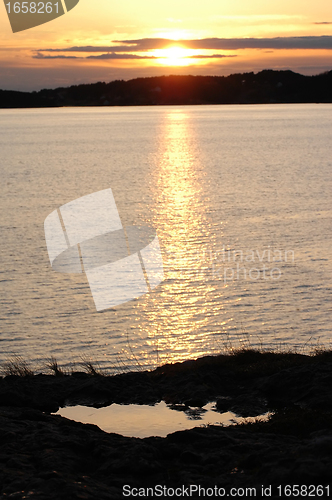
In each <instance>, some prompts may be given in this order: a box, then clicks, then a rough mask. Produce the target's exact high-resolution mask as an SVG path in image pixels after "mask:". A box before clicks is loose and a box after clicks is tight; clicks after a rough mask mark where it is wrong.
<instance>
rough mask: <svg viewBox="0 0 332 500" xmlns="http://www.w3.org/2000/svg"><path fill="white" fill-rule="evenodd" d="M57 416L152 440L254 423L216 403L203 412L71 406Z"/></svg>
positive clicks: (161, 407)
mask: <svg viewBox="0 0 332 500" xmlns="http://www.w3.org/2000/svg"><path fill="white" fill-rule="evenodd" d="M56 415H61V416H62V417H66V418H69V419H71V420H76V421H77V422H83V423H85V424H95V425H98V427H100V428H101V429H102V430H104V431H106V432H115V433H117V434H121V435H122V436H129V437H139V438H145V437H149V436H160V437H166V436H167V434H171V433H172V432H176V431H182V430H185V429H192V428H193V427H197V426H200V425H209V424H211V425H226V426H227V425H232V424H234V423H241V422H244V421H252V420H253V417H248V418H246V419H244V418H242V417H239V416H237V415H236V414H235V413H233V412H231V411H227V412H225V413H218V412H216V411H215V403H208V404H207V405H205V406H204V407H202V408H186V409H185V411H184V408H183V407H182V406H181V405H174V406H173V407H172V408H170V407H169V406H168V405H166V403H165V402H164V401H161V402H160V403H158V404H156V405H154V406H149V405H118V404H112V405H111V406H106V407H104V408H93V407H91V406H82V405H77V406H68V407H66V408H60V409H59V411H58V412H57V413H56ZM269 415H271V413H270V412H268V413H265V414H263V415H260V416H259V417H255V419H256V418H259V419H260V420H262V419H264V420H266V419H268V417H269Z"/></svg>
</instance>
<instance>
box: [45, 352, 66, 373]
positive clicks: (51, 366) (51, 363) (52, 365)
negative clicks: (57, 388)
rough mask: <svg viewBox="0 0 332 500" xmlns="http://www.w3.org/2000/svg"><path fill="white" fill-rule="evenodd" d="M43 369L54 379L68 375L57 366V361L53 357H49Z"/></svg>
mask: <svg viewBox="0 0 332 500" xmlns="http://www.w3.org/2000/svg"><path fill="white" fill-rule="evenodd" d="M45 368H46V369H48V370H49V371H51V372H52V373H53V374H54V375H55V376H56V377H63V376H64V375H68V374H67V373H65V372H64V370H63V369H62V368H61V367H60V366H59V365H58V362H57V360H56V359H55V357H54V356H51V357H50V358H49V359H48V360H47V361H46V363H45Z"/></svg>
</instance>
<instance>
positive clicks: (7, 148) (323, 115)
mask: <svg viewBox="0 0 332 500" xmlns="http://www.w3.org/2000/svg"><path fill="white" fill-rule="evenodd" d="M331 111H332V107H331V105H311V104H310V105H266V106H196V107H191V106H189V107H176V106H174V107H171V106H169V107H168V106H165V107H155V108H153V107H141V108H81V109H74V108H73V109H70V108H63V109H44V110H0V147H1V160H0V161H1V163H0V168H1V187H0V189H1V208H0V217H1V223H0V224H1V237H0V242H1V264H0V301H1V302H0V308H1V309H0V320H1V323H0V328H1V330H0V346H1V351H0V361H3V360H5V359H6V358H8V356H9V355H11V354H13V353H16V354H18V355H22V356H24V357H25V358H29V359H31V361H33V362H34V363H35V364H38V363H39V364H42V363H43V360H45V358H47V357H49V356H50V355H53V356H55V357H56V358H57V359H58V361H59V362H60V363H63V364H68V363H71V362H76V361H78V360H79V359H80V357H81V356H85V357H89V358H91V359H93V360H95V361H98V362H99V363H100V365H101V366H102V367H107V368H113V369H114V370H123V369H125V368H126V369H128V368H137V367H139V365H147V366H156V365H158V364H161V363H165V362H167V361H176V360H182V359H185V358H188V357H193V358H194V357H197V356H201V355H203V354H211V353H216V352H219V351H220V350H223V349H224V348H225V347H226V348H227V347H229V346H238V345H243V344H244V345H248V344H249V343H250V345H252V346H263V347H273V348H276V347H280V346H289V347H297V348H299V347H300V348H302V347H303V348H306V346H312V345H316V344H317V343H321V344H324V345H328V344H330V334H331V329H330V325H331V316H332V314H331V278H332V272H331V247H332V245H331V243H332V242H331V214H332V202H331V199H332V194H331V193H332V141H331V139H332V119H331V117H332V114H331ZM109 187H110V188H112V190H113V194H114V197H115V200H116V204H117V207H118V210H119V213H120V216H121V220H122V223H123V224H124V225H133V224H138V225H139V224H148V225H152V226H153V227H154V228H155V229H156V231H157V234H158V237H159V241H160V245H161V250H162V256H163V262H164V273H165V280H164V281H163V283H162V284H161V285H159V286H158V287H157V288H156V289H155V290H154V291H152V292H151V293H150V294H147V295H145V296H143V297H140V298H138V299H135V300H133V301H131V302H127V303H125V304H122V305H120V306H118V307H116V308H114V309H108V310H106V311H104V312H97V311H96V310H95V307H94V303H93V299H92V296H91V293H90V289H89V285H88V282H87V279H86V277H85V275H82V274H77V275H75V274H60V273H56V272H54V271H53V270H52V268H51V267H50V264H49V260H48V254H47V249H46V245H45V238H44V226H43V225H44V220H45V218H46V217H47V215H48V214H49V213H51V212H52V211H53V210H55V209H56V208H58V207H60V206H61V205H63V204H64V203H67V202H69V201H71V200H74V199H76V198H79V197H81V196H84V195H86V194H89V193H93V192H96V191H99V190H102V189H106V188H109Z"/></svg>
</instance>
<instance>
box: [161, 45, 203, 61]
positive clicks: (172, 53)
mask: <svg viewBox="0 0 332 500" xmlns="http://www.w3.org/2000/svg"><path fill="white" fill-rule="evenodd" d="M197 52H198V51H197V50H191V49H186V48H183V47H179V46H174V47H168V48H166V49H159V50H154V51H153V56H154V57H156V58H157V60H158V61H157V62H158V63H160V64H163V65H167V66H187V65H189V64H192V59H193V56H195V55H196V54H197Z"/></svg>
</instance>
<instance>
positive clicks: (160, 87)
mask: <svg viewBox="0 0 332 500" xmlns="http://www.w3.org/2000/svg"><path fill="white" fill-rule="evenodd" d="M328 103H332V70H331V71H329V72H326V73H322V74H320V75H314V76H305V75H301V74H298V73H294V72H293V71H275V70H264V71H261V72H259V73H256V74H255V73H253V72H251V73H239V74H234V75H230V76H191V75H187V76H179V75H170V76H161V77H148V78H136V79H133V80H128V81H124V80H115V81H112V82H110V83H105V82H98V83H92V84H82V85H73V86H71V87H59V88H56V89H43V90H40V91H38V92H35V91H33V92H21V91H15V90H0V109H18V108H60V107H96V106H97V107H113V106H117V107H124V106H169V105H185V106H186V105H219V104H232V105H235V104H328Z"/></svg>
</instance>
